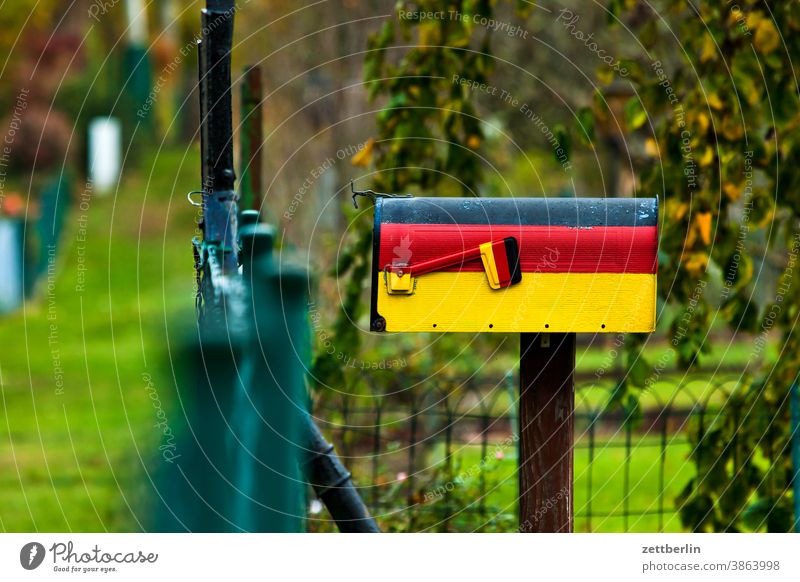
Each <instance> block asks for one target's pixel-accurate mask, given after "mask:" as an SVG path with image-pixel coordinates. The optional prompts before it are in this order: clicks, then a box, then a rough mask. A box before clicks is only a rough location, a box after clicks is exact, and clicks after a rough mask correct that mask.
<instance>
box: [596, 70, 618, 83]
mask: <svg viewBox="0 0 800 582" xmlns="http://www.w3.org/2000/svg"><path fill="white" fill-rule="evenodd" d="M596 75H597V80H598V81H600V83H602V84H603V85H610V84H611V83H612V82H613V81H614V71H612V70H611V69H610V68H609V67H599V68H598V69H597V72H596Z"/></svg>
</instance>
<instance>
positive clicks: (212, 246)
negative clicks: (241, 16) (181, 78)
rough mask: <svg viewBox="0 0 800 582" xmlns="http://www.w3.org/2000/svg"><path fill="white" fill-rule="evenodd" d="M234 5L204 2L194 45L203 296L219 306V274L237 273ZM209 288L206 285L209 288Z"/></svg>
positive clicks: (220, 284)
mask: <svg viewBox="0 0 800 582" xmlns="http://www.w3.org/2000/svg"><path fill="white" fill-rule="evenodd" d="M233 20H234V7H233V2H232V1H229V2H221V1H216V2H212V1H209V2H208V8H207V9H205V10H203V11H202V23H203V29H202V31H201V37H200V38H201V42H200V43H199V47H198V48H199V59H200V100H201V106H200V114H201V128H200V133H201V148H202V154H201V155H202V166H203V176H202V179H203V187H202V190H203V242H204V246H205V254H206V256H205V257H204V259H205V260H204V264H205V265H206V270H205V273H204V277H205V276H210V278H211V279H212V282H214V285H213V287H216V288H217V289H215V290H213V291H214V293H215V295H214V297H213V298H212V297H210V296H208V295H205V296H204V297H203V299H204V301H205V302H206V306H208V304H209V301H214V302H215V303H218V302H219V301H218V300H219V298H220V296H219V292H220V289H219V287H222V286H224V284H223V283H222V282H221V281H220V278H221V277H223V276H226V275H227V276H231V275H234V274H236V273H237V272H238V259H237V255H238V248H237V228H236V215H237V211H238V208H237V198H236V192H235V190H234V186H235V180H236V173H235V171H234V167H233V115H232V109H231V108H232V105H231V48H232V46H233ZM209 287H211V286H210V285H206V288H207V289H208V288H209Z"/></svg>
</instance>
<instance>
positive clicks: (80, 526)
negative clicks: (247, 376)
mask: <svg viewBox="0 0 800 582" xmlns="http://www.w3.org/2000/svg"><path fill="white" fill-rule="evenodd" d="M182 158H183V153H182V152H181V153H176V152H169V153H167V154H162V155H159V156H157V157H156V158H155V159H154V161H153V162H152V163H145V164H144V167H145V168H146V171H145V172H141V173H137V174H135V175H133V176H132V177H127V178H126V179H124V180H123V181H122V183H121V186H120V189H119V192H118V193H116V194H114V193H112V194H110V195H108V196H107V197H99V196H97V197H92V199H91V201H90V205H89V208H88V209H87V208H86V207H84V209H83V210H81V209H80V207H78V205H77V204H75V203H74V204H73V205H72V208H71V210H70V215H69V217H68V219H67V226H66V228H65V232H64V236H63V246H62V247H61V248H62V251H61V252H60V254H59V256H58V259H57V262H56V263H55V270H54V273H53V276H52V277H51V279H52V280H50V281H44V282H43V285H42V286H41V288H40V289H39V292H38V294H37V298H36V300H34V301H32V302H28V303H27V305H26V306H25V308H24V309H23V310H22V311H20V312H19V313H17V314H14V315H13V316H11V317H6V318H4V319H2V320H1V321H0V329H2V338H3V339H4V342H3V343H4V345H3V349H2V350H0V386H1V387H2V392H1V393H0V530H3V531H105V530H108V531H131V530H132V531H136V530H139V529H141V528H142V527H143V524H144V523H146V521H147V519H148V516H147V511H146V496H145V493H146V491H147V489H148V486H149V480H148V475H149V473H150V472H151V470H152V468H153V466H154V463H156V458H155V455H154V451H155V450H156V449H155V447H156V445H157V443H158V442H159V437H160V435H159V432H158V429H157V428H156V427H155V423H156V416H155V413H156V410H155V409H154V406H153V400H151V398H150V395H149V394H148V392H147V391H146V389H145V386H146V384H145V382H144V380H143V375H144V374H150V375H151V376H152V379H153V382H154V385H155V387H156V390H157V391H158V394H159V398H160V400H161V401H162V402H163V403H164V406H165V407H166V406H168V405H169V403H171V402H173V394H174V386H173V381H172V379H171V375H170V374H169V367H168V366H166V365H165V362H166V361H167V354H166V352H165V348H166V346H167V342H174V341H178V338H176V337H174V333H171V330H170V328H169V327H168V326H167V323H166V322H167V321H168V320H170V321H172V320H173V319H174V317H175V315H176V314H177V313H179V312H180V311H181V310H183V311H188V312H190V311H191V308H192V301H191V292H192V277H193V275H192V268H193V267H192V257H191V252H192V251H191V246H190V242H189V241H190V237H191V236H192V232H193V222H192V219H193V212H192V210H193V209H192V208H190V207H188V205H187V203H186V198H185V195H186V192H187V191H189V190H191V189H193V188H194V185H195V184H196V183H197V181H198V178H197V176H198V173H199V172H198V168H197V164H196V162H195V160H197V158H198V155H197V153H196V152H194V151H190V152H188V155H187V159H186V160H185V161H184V160H183V159H182ZM151 169H152V173H151V172H150V170H151ZM75 189H76V190H78V191H77V192H75V193H74V194H76V195H79V194H80V190H82V184H79V185H77V186H76V188H75ZM76 199H77V196H76ZM82 229H85V236H83V234H84V233H83V232H82ZM81 239H85V242H84V241H83V240H81ZM84 257H85V263H83V264H84V265H85V267H86V269H85V271H83V274H85V286H84V288H83V289H82V290H81V289H79V288H78V285H79V283H80V279H79V277H80V276H81V274H82V273H81V272H80V271H79V265H80V264H81V263H80V262H79V261H80V260H81V259H82V258H84ZM48 283H50V284H51V286H50V289H49V290H48ZM59 368H60V370H59ZM170 413H171V414H179V413H180V411H171V412H170Z"/></svg>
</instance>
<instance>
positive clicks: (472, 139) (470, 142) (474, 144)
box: [467, 134, 481, 150]
mask: <svg viewBox="0 0 800 582" xmlns="http://www.w3.org/2000/svg"><path fill="white" fill-rule="evenodd" d="M480 146H481V138H479V137H478V136H477V135H475V134H473V135H471V136H469V137H468V138H467V147H468V148H469V149H471V150H476V149H478V148H479V147H480Z"/></svg>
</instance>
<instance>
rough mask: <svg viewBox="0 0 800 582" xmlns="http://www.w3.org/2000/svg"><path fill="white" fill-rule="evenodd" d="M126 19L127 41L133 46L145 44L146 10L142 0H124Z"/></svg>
mask: <svg viewBox="0 0 800 582" xmlns="http://www.w3.org/2000/svg"><path fill="white" fill-rule="evenodd" d="M125 15H126V17H127V19H128V42H129V43H130V44H132V45H134V46H147V10H145V6H144V0H125Z"/></svg>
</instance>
